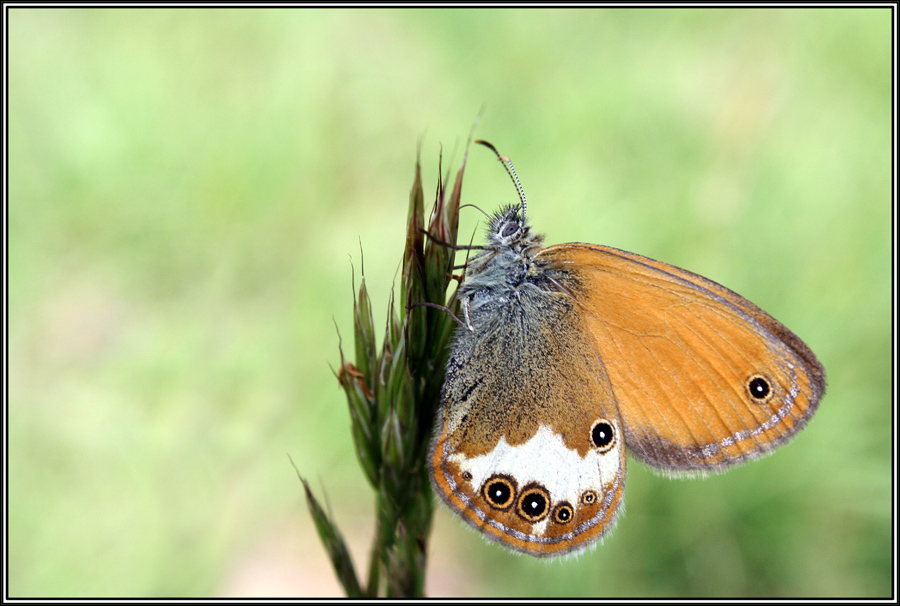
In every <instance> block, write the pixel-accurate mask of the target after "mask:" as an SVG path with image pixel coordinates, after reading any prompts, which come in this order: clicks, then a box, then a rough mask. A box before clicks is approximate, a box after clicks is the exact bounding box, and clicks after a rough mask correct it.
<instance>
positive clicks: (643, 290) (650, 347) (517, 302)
mask: <svg viewBox="0 0 900 606" xmlns="http://www.w3.org/2000/svg"><path fill="white" fill-rule="evenodd" d="M524 208H525V207H524V201H523V204H522V206H515V207H509V208H506V209H503V210H501V211H500V212H499V213H498V214H497V215H495V216H494V218H493V219H492V221H491V226H490V230H489V233H488V241H487V246H486V248H485V250H483V251H481V252H480V253H479V254H478V255H476V256H474V257H473V258H472V259H470V260H469V262H468V264H467V268H466V275H465V279H464V280H463V282H462V283H461V284H460V286H459V290H458V293H457V295H458V297H459V298H460V301H461V303H462V307H463V313H464V318H465V323H466V326H465V327H460V328H459V329H457V332H456V335H455V337H454V343H453V347H452V351H451V354H450V359H449V362H448V365H447V375H446V379H445V383H444V386H443V391H442V405H441V409H440V411H439V413H438V420H437V431H436V436H435V439H434V442H433V444H432V450H431V454H430V458H429V467H430V473H431V478H432V483H433V485H434V488H435V490H436V491H437V492H438V494H439V495H440V496H441V497H442V498H443V500H444V501H445V502H446V503H447V504H448V505H449V506H450V507H451V508H452V509H453V510H454V511H456V512H457V513H458V514H460V515H461V516H462V517H463V519H465V520H466V521H467V522H468V523H470V524H472V525H473V526H475V527H476V528H478V529H479V530H480V531H482V532H483V533H484V534H485V535H486V536H488V537H490V538H492V539H494V540H497V541H500V542H501V543H503V544H504V545H506V546H508V547H510V548H512V549H515V550H518V551H522V552H525V553H529V554H531V555H535V556H553V555H561V554H565V553H569V552H573V551H577V550H579V549H581V548H583V547H585V546H587V545H590V544H592V543H593V542H595V541H596V540H597V539H599V538H600V537H601V536H602V535H603V534H604V533H606V532H607V531H608V530H610V529H611V528H612V526H613V524H614V522H615V520H616V514H617V512H618V511H619V510H620V506H621V504H622V495H623V490H624V487H625V450H626V446H627V447H628V449H629V450H630V451H631V452H632V453H633V455H634V456H636V457H637V458H639V459H640V460H642V461H643V462H645V463H647V464H648V465H650V466H652V467H654V468H656V469H657V470H661V471H664V472H673V473H679V472H686V473H690V472H701V473H702V472H708V471H720V470H723V469H725V468H726V467H729V466H731V465H735V464H739V463H742V462H744V461H747V460H749V459H753V458H756V457H759V456H761V455H763V454H765V453H768V452H770V451H772V450H773V449H774V448H776V447H777V446H779V445H780V444H782V443H784V442H785V441H787V440H788V439H789V438H790V437H791V436H793V435H794V434H796V433H797V432H798V431H799V430H800V429H801V428H802V427H803V426H804V425H805V424H806V422H807V421H808V420H809V418H810V417H811V416H812V414H813V412H814V411H815V409H816V407H817V405H818V402H819V399H820V398H821V397H822V395H823V393H824V389H825V373H824V369H823V368H822V366H821V364H819V362H818V360H816V357H815V355H813V353H812V351H811V350H810V349H809V348H808V347H807V346H806V345H805V344H804V343H803V342H802V341H801V340H800V339H799V338H797V337H796V336H795V335H794V334H793V333H792V332H791V331H789V330H788V329H787V328H786V327H784V326H783V325H782V324H780V323H779V322H778V321H776V320H775V319H774V318H772V317H771V316H769V315H768V314H767V313H765V312H764V311H763V310H761V309H759V308H758V307H757V306H755V305H754V304H752V303H750V302H749V301H747V300H746V299H744V298H743V297H741V296H740V295H737V294H736V293H734V292H732V291H730V290H728V289H726V288H724V287H723V286H720V285H719V284H716V283H715V282H712V281H710V280H707V279H705V278H703V277H701V276H698V275H696V274H693V273H691V272H688V271H685V270H683V269H679V268H677V267H674V266H671V265H667V264H665V263H660V262H659V261H654V260H652V259H648V258H646V257H641V256H639V255H635V254H632V253H627V252H624V251H620V250H616V249H614V248H609V247H604V246H596V245H591V244H580V243H570V244H562V245H557V246H551V247H548V248H543V247H542V241H543V237H542V236H540V235H538V234H533V233H532V232H531V228H530V226H529V225H528V224H527V222H526V221H525V218H524Z"/></svg>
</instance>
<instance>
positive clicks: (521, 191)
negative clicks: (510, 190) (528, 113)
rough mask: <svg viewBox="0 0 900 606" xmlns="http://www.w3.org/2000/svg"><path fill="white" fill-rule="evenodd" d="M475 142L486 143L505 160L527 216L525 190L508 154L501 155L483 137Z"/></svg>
mask: <svg viewBox="0 0 900 606" xmlns="http://www.w3.org/2000/svg"><path fill="white" fill-rule="evenodd" d="M475 143H478V144H479V145H484V146H485V147H486V148H488V149H489V150H491V151H492V152H494V154H495V155H496V156H497V159H498V160H500V161H501V162H503V166H504V167H506V172H507V173H509V177H510V179H512V180H513V183H514V184H515V185H516V191H518V192H519V200H521V201H522V218H523V219H524V218H525V210H526V209H527V205H526V203H525V190H524V189H522V183H521V182H520V181H519V177H518V175H516V169H515V168H513V165H512V162H510V160H509V158H507V157H506V156H501V155H500V152H498V151H497V148H496V147H494V146H493V145H491V144H490V143H488V142H487V141H484V140H482V139H476V140H475Z"/></svg>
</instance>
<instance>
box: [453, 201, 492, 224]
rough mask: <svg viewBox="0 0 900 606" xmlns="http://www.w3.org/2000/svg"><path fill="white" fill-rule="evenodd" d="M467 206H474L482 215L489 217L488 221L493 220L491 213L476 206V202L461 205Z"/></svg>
mask: <svg viewBox="0 0 900 606" xmlns="http://www.w3.org/2000/svg"><path fill="white" fill-rule="evenodd" d="M467 206H470V207H472V208H474V209H475V210H477V211H478V212H480V213H481V214H482V215H484V216H485V217H487V219H488V221H490V220H491V216H490V215H489V214H487V213H486V212H484V211H483V210H482V209H480V208H479V207H477V206H475V205H474V204H463V205H462V206H460V208H466V207H467Z"/></svg>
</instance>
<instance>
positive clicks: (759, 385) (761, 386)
mask: <svg viewBox="0 0 900 606" xmlns="http://www.w3.org/2000/svg"><path fill="white" fill-rule="evenodd" d="M747 391H748V392H750V397H751V398H753V399H754V400H756V401H757V402H760V403H763V402H766V401H767V400H768V399H769V397H771V395H772V385H771V383H769V381H768V380H767V379H766V378H765V377H763V376H760V375H753V376H752V377H750V379H749V380H748V381H747Z"/></svg>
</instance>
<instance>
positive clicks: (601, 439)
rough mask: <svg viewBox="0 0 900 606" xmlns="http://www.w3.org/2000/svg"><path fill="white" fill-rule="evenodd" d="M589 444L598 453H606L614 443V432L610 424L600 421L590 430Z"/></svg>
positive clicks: (604, 420) (603, 420)
mask: <svg viewBox="0 0 900 606" xmlns="http://www.w3.org/2000/svg"><path fill="white" fill-rule="evenodd" d="M591 442H592V443H593V444H594V446H595V447H596V448H597V449H598V450H599V451H600V452H606V451H608V450H609V449H611V448H612V447H613V446H614V445H615V443H616V430H615V427H614V426H613V424H612V423H610V422H609V421H607V420H606V419H600V420H599V421H597V422H595V423H594V426H593V427H592V428H591Z"/></svg>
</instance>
